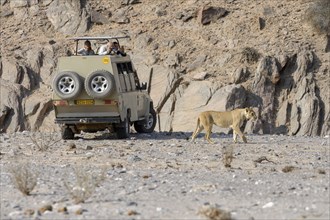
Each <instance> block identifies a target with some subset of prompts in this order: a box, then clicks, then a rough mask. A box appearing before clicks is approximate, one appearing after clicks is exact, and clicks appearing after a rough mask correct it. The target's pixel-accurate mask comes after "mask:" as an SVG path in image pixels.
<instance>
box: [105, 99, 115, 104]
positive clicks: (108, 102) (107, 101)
mask: <svg viewBox="0 0 330 220" xmlns="http://www.w3.org/2000/svg"><path fill="white" fill-rule="evenodd" d="M117 103H118V102H117V101H116V100H111V99H106V100H104V104H105V105H117Z"/></svg>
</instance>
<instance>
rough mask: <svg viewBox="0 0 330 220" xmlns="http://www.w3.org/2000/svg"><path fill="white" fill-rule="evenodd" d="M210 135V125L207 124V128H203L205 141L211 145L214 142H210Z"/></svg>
mask: <svg viewBox="0 0 330 220" xmlns="http://www.w3.org/2000/svg"><path fill="white" fill-rule="evenodd" d="M211 133H212V124H209V126H207V127H206V128H205V139H206V140H207V141H208V142H209V143H210V144H213V143H214V142H213V141H211V139H210V136H211Z"/></svg>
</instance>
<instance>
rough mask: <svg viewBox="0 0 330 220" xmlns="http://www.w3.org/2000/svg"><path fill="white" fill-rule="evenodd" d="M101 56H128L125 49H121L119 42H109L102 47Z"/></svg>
mask: <svg viewBox="0 0 330 220" xmlns="http://www.w3.org/2000/svg"><path fill="white" fill-rule="evenodd" d="M98 54H99V55H107V54H117V55H122V56H126V53H125V50H124V47H123V46H122V47H120V46H119V44H118V42H116V41H114V42H108V43H107V44H105V45H102V46H101V47H100V50H99V53H98Z"/></svg>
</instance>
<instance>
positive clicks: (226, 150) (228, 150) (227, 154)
mask: <svg viewBox="0 0 330 220" xmlns="http://www.w3.org/2000/svg"><path fill="white" fill-rule="evenodd" d="M233 150H234V149H233V146H232V145H230V146H226V147H223V148H222V162H223V164H224V165H225V167H231V162H232V161H233V158H234V156H233V154H234V152H233Z"/></svg>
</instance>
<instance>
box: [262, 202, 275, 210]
mask: <svg viewBox="0 0 330 220" xmlns="http://www.w3.org/2000/svg"><path fill="white" fill-rule="evenodd" d="M273 206H274V203H273V202H269V203H267V204H265V205H264V206H263V207H262V208H263V209H265V208H271V207H273Z"/></svg>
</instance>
